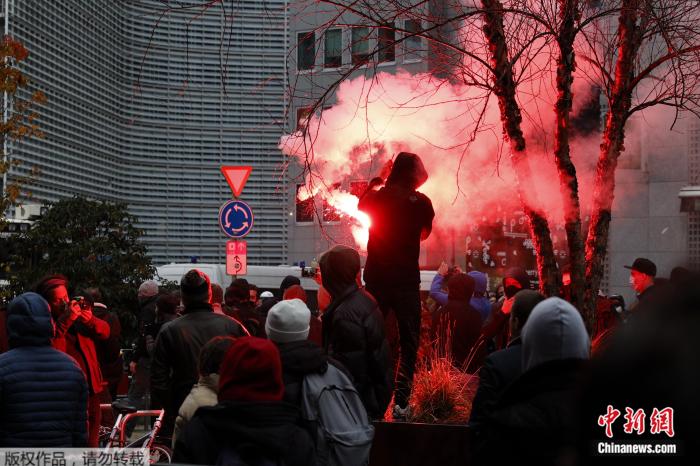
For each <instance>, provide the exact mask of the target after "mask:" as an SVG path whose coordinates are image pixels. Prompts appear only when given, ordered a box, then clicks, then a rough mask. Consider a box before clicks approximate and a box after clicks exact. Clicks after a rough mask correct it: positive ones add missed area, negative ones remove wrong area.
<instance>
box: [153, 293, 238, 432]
mask: <svg viewBox="0 0 700 466" xmlns="http://www.w3.org/2000/svg"><path fill="white" fill-rule="evenodd" d="M245 334H246V332H245V330H244V329H243V326H242V325H241V324H240V323H239V322H238V321H236V320H234V319H232V318H230V317H228V316H225V315H221V314H214V311H213V310H212V308H211V306H210V305H209V304H196V305H192V306H188V307H186V308H185V311H184V312H183V315H182V316H181V317H178V318H177V319H175V320H172V321H170V322H168V323H166V324H164V325H163V327H162V328H161V329H160V332H159V333H158V338H157V339H156V346H155V350H154V352H153V361H152V364H151V398H152V400H151V401H152V404H153V406H154V407H156V408H160V407H162V408H164V409H165V410H166V415H167V419H168V420H169V421H172V420H174V416H176V415H177V411H178V409H179V407H180V405H181V404H182V402H183V401H184V400H185V398H186V397H187V394H188V393H189V392H190V389H191V388H192V386H193V385H194V384H195V383H196V382H197V379H198V377H199V375H198V371H197V364H198V361H199V352H200V350H201V349H202V347H203V346H204V345H205V344H206V343H207V342H208V341H209V340H211V339H212V338H214V337H217V336H226V335H230V336H233V337H242V336H244V335H245Z"/></svg>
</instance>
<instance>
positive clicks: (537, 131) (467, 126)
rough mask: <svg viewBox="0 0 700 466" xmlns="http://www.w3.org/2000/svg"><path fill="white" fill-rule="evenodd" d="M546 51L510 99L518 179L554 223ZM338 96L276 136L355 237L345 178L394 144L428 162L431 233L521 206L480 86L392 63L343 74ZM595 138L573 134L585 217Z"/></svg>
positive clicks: (392, 151) (373, 164) (382, 159)
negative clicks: (516, 113)
mask: <svg viewBox="0 0 700 466" xmlns="http://www.w3.org/2000/svg"><path fill="white" fill-rule="evenodd" d="M479 33H480V32H479ZM554 53H555V52H554V51H551V52H548V53H545V52H542V53H541V54H539V55H538V56H537V57H536V58H535V60H534V61H533V62H532V64H531V66H530V69H531V70H534V71H532V72H531V73H530V75H529V76H526V77H525V78H524V79H522V81H521V82H520V84H519V87H518V100H519V103H520V105H521V109H522V115H523V130H524V132H525V135H526V140H527V144H528V146H527V147H528V160H529V163H530V166H531V171H532V173H533V175H532V179H531V180H529V181H528V183H527V186H526V189H529V190H532V191H534V192H535V193H536V194H537V205H536V207H537V208H539V209H540V210H541V211H542V212H543V213H545V215H546V217H547V218H548V219H549V220H550V222H552V224H553V225H556V224H561V223H563V208H562V207H563V206H562V199H561V195H560V192H559V181H558V175H557V172H556V167H555V165H554V160H553V154H552V151H553V134H554V123H555V113H554V102H555V99H556V89H555V86H554V82H555V70H554V63H553V62H554V60H553V57H554V56H555V55H552V54H554ZM469 66H474V65H473V63H471V64H469ZM484 73H486V72H485V71H484ZM590 75H591V73H589V72H588V70H585V69H584V70H582V69H581V65H580V64H579V69H578V70H577V74H576V76H575V78H576V79H575V80H574V109H573V115H576V114H577V112H578V111H579V109H580V108H581V107H582V106H583V105H584V104H587V103H588V102H589V101H590V99H591V98H592V95H591V92H590V89H591V84H592V82H591V80H590V79H589V76H590ZM484 76H486V75H485V74H484ZM336 97H337V99H336V103H335V105H333V106H332V107H330V108H327V109H324V110H323V112H322V114H321V115H319V114H316V115H313V116H312V117H311V119H310V121H309V122H308V126H307V130H306V131H305V132H304V133H302V132H297V133H294V134H291V135H285V136H283V137H282V139H281V141H280V148H281V149H282V150H283V152H284V153H285V154H288V155H292V156H294V157H296V158H297V159H298V160H299V162H300V163H301V164H304V163H305V162H310V166H311V170H312V172H311V173H310V174H307V177H306V185H307V187H308V188H309V190H310V192H311V194H313V195H320V196H322V197H323V198H325V199H326V200H327V201H328V202H329V203H330V204H331V205H333V206H335V207H336V208H338V209H339V210H341V211H342V212H344V214H345V215H346V216H348V217H350V218H352V219H354V220H352V221H351V223H352V224H353V230H354V235H355V239H356V241H357V243H358V246H360V247H364V246H365V243H366V237H367V228H368V219H358V215H357V209H356V198H354V196H353V198H352V199H351V198H350V196H351V195H350V194H349V192H348V191H349V184H350V182H352V181H356V180H370V179H371V178H372V177H374V176H377V175H378V174H379V172H380V170H381V168H382V167H383V166H384V164H385V163H386V162H387V161H388V160H390V159H392V158H393V157H394V156H395V155H396V154H398V153H399V152H401V151H408V152H414V153H416V154H418V155H419V156H420V157H421V158H422V160H423V162H424V165H425V167H426V168H427V170H428V173H429V179H428V181H427V182H426V183H425V184H424V185H423V186H422V187H421V188H420V191H421V192H423V193H425V194H426V195H427V196H428V197H429V198H430V199H431V200H432V202H433V206H434V208H435V212H436V216H435V224H434V231H436V230H437V232H438V235H440V233H441V232H442V233H446V232H455V231H456V232H464V231H466V229H467V227H468V226H469V225H476V224H483V223H487V222H492V221H493V220H495V219H496V218H497V217H499V216H502V215H503V212H504V211H505V212H507V211H515V210H518V209H519V207H520V202H519V199H518V197H517V194H516V190H515V176H514V172H513V169H512V166H511V163H510V159H509V153H508V144H507V142H505V141H504V140H503V135H502V125H501V119H500V113H499V109H498V105H497V102H496V98H495V97H494V96H493V95H489V94H487V93H486V91H484V90H483V89H482V88H478V87H475V86H471V87H470V86H467V85H462V84H454V83H451V82H449V81H446V80H440V79H437V78H435V77H434V76H432V75H430V74H427V73H426V74H414V75H411V74H408V73H407V72H403V71H398V72H397V73H396V74H395V75H394V74H389V73H378V74H377V75H375V76H374V77H364V76H361V77H358V78H355V79H352V80H347V81H345V82H343V83H341V84H340V86H339V88H338V90H337V93H336ZM599 144H600V135H599V134H598V133H595V132H594V133H593V134H592V135H591V136H590V137H579V138H574V139H573V140H572V141H571V153H572V158H573V161H574V163H575V165H576V169H577V175H578V180H579V194H580V195H579V197H580V201H581V207H582V215H583V216H584V217H585V216H586V215H587V212H588V210H589V209H588V206H589V204H590V198H591V192H592V189H591V188H592V187H591V183H592V181H593V173H594V170H595V162H596V160H597V157H598V151H599ZM338 183H340V188H337V184H338ZM552 230H553V232H555V231H556V228H554V227H553V228H552ZM555 234H556V233H555Z"/></svg>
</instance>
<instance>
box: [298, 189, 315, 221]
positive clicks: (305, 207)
mask: <svg viewBox="0 0 700 466" xmlns="http://www.w3.org/2000/svg"><path fill="white" fill-rule="evenodd" d="M300 194H301V195H303V196H306V195H307V194H308V192H307V190H306V187H305V185H303V184H298V185H297V192H296V197H295V198H294V199H295V201H296V215H297V222H299V223H310V222H313V221H314V198H313V197H309V198H308V199H305V200H303V201H301V200H299V195H300Z"/></svg>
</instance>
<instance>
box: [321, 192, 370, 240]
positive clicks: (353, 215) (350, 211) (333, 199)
mask: <svg viewBox="0 0 700 466" xmlns="http://www.w3.org/2000/svg"><path fill="white" fill-rule="evenodd" d="M326 201H328V203H329V204H330V205H331V206H333V208H335V210H337V211H338V212H339V213H340V214H341V215H344V216H345V217H348V218H349V219H350V220H351V222H352V224H351V225H350V227H351V230H352V236H353V238H355V243H356V244H357V246H358V247H359V248H360V249H361V250H363V251H366V250H367V240H368V239H369V227H370V225H371V223H372V222H371V220H370V218H369V216H368V215H367V214H366V213H364V212H361V211H360V210H359V209H358V208H357V204H358V202H359V201H360V200H359V199H358V197H357V196H354V195H352V194H350V193H348V192H345V191H340V190H337V189H336V190H333V191H331V192H330V193H328V196H326Z"/></svg>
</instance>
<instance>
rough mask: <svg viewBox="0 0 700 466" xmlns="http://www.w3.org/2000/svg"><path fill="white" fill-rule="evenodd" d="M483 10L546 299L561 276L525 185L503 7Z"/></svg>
mask: <svg viewBox="0 0 700 466" xmlns="http://www.w3.org/2000/svg"><path fill="white" fill-rule="evenodd" d="M481 3H482V5H483V7H484V10H485V11H484V15H483V16H484V28H483V30H484V35H485V36H486V40H487V42H488V44H489V52H490V61H491V66H492V67H493V70H492V72H493V74H494V93H495V94H496V96H497V97H498V106H499V108H500V110H501V121H502V123H503V130H504V132H505V134H506V135H507V137H508V141H509V144H510V153H511V160H512V163H513V168H514V170H515V173H516V177H517V189H518V195H519V196H520V202H521V203H522V205H523V210H524V211H525V215H527V217H528V219H529V221H530V230H531V236H532V240H533V244H534V246H535V251H536V253H537V272H538V274H539V277H540V290H541V291H542V292H543V293H544V294H545V295H547V296H553V295H556V294H557V293H558V292H559V289H560V277H559V272H558V269H557V263H556V260H555V258H554V247H553V245H552V237H551V232H550V230H549V224H548V223H547V219H546V218H545V217H544V216H543V215H542V214H541V213H540V212H539V211H537V210H536V209H535V208H534V207H533V205H535V203H533V202H532V200H533V199H534V198H535V194H534V193H533V192H528V191H527V190H526V189H525V186H528V185H530V184H531V183H532V174H531V171H530V165H529V164H528V160H527V151H526V145H525V136H524V135H523V131H522V128H521V123H522V116H521V114H520V108H519V106H518V102H517V100H516V99H515V91H516V85H515V79H514V77H513V67H512V65H511V63H510V60H509V58H508V44H507V43H506V40H505V33H504V29H503V5H502V4H501V2H499V1H498V0H482V2H481Z"/></svg>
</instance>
